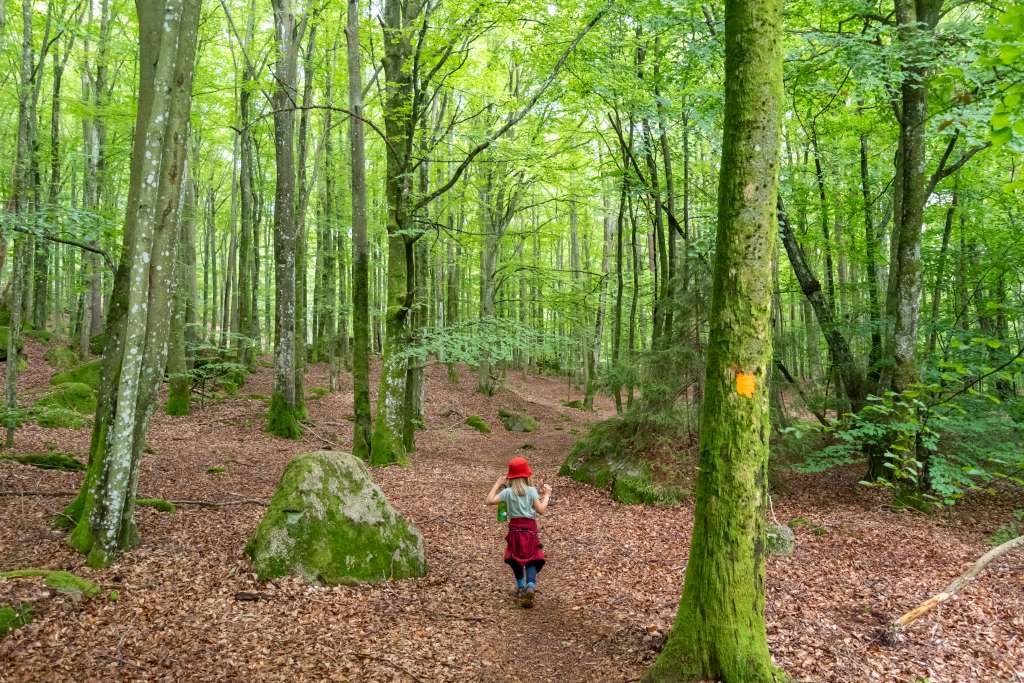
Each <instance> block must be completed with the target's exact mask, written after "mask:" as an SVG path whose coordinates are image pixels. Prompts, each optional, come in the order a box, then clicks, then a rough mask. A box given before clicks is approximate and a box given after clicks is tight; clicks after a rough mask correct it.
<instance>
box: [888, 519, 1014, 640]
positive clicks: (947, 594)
mask: <svg viewBox="0 0 1024 683" xmlns="http://www.w3.org/2000/svg"><path fill="white" fill-rule="evenodd" d="M1015 548H1024V536H1018V537H1017V538H1014V539H1011V540H1009V541H1007V542H1006V543H1003V544H1002V545H999V546H996V547H995V548H992V550H989V551H988V552H987V553H985V554H984V555H982V556H981V557H980V558H978V560H977V561H976V562H975V563H974V564H972V565H971V566H970V567H968V568H967V571H965V572H964V573H963V574H961V575H960V576H958V577H956V578H955V579H954V580H953V581H951V582H950V584H949V585H948V586H946V588H945V589H943V591H942V592H941V593H936V594H935V595H933V596H932V597H930V598H928V599H927V600H925V601H924V602H922V603H921V604H920V605H918V606H917V607H915V608H914V609H912V610H910V611H909V612H907V613H905V614H904V615H903V616H901V617H900V618H899V619H896V620H895V621H893V622H891V623H890V624H889V625H888V627H887V628H886V631H885V634H884V635H883V640H884V641H886V642H887V643H889V644H893V643H895V642H896V640H898V639H899V635H900V632H901V631H903V629H905V628H907V627H908V626H910V625H911V624H913V623H914V622H915V621H917V620H918V619H920V618H921V617H923V616H924V615H925V614H927V613H928V612H930V611H931V610H932V609H933V608H934V607H936V606H937V605H941V604H942V603H944V602H946V601H947V600H949V599H950V598H951V597H953V596H954V595H956V594H957V593H959V592H960V591H961V590H963V589H964V588H965V587H966V586H967V585H968V584H970V583H971V582H972V581H974V580H975V579H976V578H978V574H980V573H981V572H982V571H983V570H984V569H985V567H987V566H988V565H989V564H990V563H991V562H992V561H993V560H995V559H998V558H1000V557H1002V556H1003V555H1005V554H1006V553H1008V552H1010V551H1011V550H1014V549H1015Z"/></svg>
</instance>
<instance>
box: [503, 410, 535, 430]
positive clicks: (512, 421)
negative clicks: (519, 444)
mask: <svg viewBox="0 0 1024 683" xmlns="http://www.w3.org/2000/svg"><path fill="white" fill-rule="evenodd" d="M498 419H499V420H501V424H503V425H505V429H507V430H508V431H510V432H535V431H537V427H538V424H537V420H536V419H535V418H533V417H531V416H529V415H526V414H525V413H513V412H512V411H509V410H505V409H504V408H502V409H501V410H499V411H498Z"/></svg>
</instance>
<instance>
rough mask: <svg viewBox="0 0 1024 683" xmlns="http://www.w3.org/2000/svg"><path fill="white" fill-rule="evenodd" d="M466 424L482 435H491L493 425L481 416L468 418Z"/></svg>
mask: <svg viewBox="0 0 1024 683" xmlns="http://www.w3.org/2000/svg"><path fill="white" fill-rule="evenodd" d="M466 424H467V425H468V426H470V427H472V428H473V429H475V430H476V431H478V432H480V433H481V434H490V433H491V425H490V424H488V422H487V420H485V419H483V418H482V417H480V416H479V415H470V416H469V417H467V418H466Z"/></svg>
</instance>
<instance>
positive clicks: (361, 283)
mask: <svg viewBox="0 0 1024 683" xmlns="http://www.w3.org/2000/svg"><path fill="white" fill-rule="evenodd" d="M347 16H348V20H347V23H346V29H345V34H346V38H347V42H348V48H347V54H348V103H349V109H350V110H351V112H352V116H350V117H349V121H348V134H349V145H350V152H351V162H352V178H351V183H352V392H353V412H354V414H355V427H354V434H353V436H352V453H353V454H354V455H355V456H356V457H358V458H362V459H363V460H369V459H370V438H371V434H372V432H373V423H372V421H371V417H370V297H369V293H370V265H369V256H370V244H369V241H368V240H367V235H366V151H365V143H364V139H363V119H362V115H363V84H362V72H361V69H362V60H361V55H360V52H359V2H358V0H348V15H347Z"/></svg>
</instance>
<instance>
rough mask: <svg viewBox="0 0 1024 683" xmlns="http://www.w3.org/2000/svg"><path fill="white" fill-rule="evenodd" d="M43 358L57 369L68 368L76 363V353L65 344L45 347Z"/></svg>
mask: <svg viewBox="0 0 1024 683" xmlns="http://www.w3.org/2000/svg"><path fill="white" fill-rule="evenodd" d="M43 359H44V360H45V361H46V362H47V363H49V364H50V366H51V367H53V368H56V369H57V370H70V369H71V368H73V367H75V366H76V365H78V354H77V353H75V352H74V350H73V349H71V348H70V347H67V346H54V347H53V348H52V349H47V351H46V353H45V354H43Z"/></svg>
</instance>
